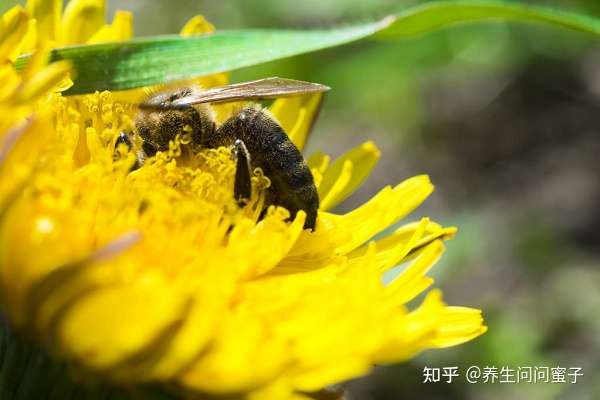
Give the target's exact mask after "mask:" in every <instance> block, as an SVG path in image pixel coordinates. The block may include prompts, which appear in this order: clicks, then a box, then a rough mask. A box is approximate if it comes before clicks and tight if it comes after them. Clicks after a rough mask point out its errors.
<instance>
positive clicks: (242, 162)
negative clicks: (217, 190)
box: [233, 139, 252, 207]
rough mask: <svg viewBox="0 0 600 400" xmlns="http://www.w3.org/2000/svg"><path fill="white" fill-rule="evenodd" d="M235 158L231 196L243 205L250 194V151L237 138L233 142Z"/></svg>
mask: <svg viewBox="0 0 600 400" xmlns="http://www.w3.org/2000/svg"><path fill="white" fill-rule="evenodd" d="M233 147H234V153H235V158H236V166H235V181H234V184H233V196H234V198H235V201H237V203H238V205H239V206H240V207H244V206H245V205H246V204H247V203H248V201H249V200H250V197H251V195H252V180H251V178H252V173H251V171H252V167H251V166H250V153H249V152H248V148H247V147H246V145H245V144H244V142H243V141H241V140H240V139H237V140H236V141H235V142H234V143H233Z"/></svg>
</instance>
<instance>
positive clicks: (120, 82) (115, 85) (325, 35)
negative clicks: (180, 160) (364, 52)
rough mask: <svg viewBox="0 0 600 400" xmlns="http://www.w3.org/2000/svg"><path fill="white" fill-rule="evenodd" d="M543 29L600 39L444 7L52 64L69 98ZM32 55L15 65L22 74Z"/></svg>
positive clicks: (593, 23)
mask: <svg viewBox="0 0 600 400" xmlns="http://www.w3.org/2000/svg"><path fill="white" fill-rule="evenodd" d="M498 19H501V20H510V21H521V22H542V23H547V24H551V25H556V26H559V27H566V28H570V29H575V30H579V31H583V32H587V33H591V34H595V35H598V34H600V19H598V18H594V17H589V16H585V15H579V14H574V13H569V12H565V11H558V10H555V9H551V8H545V7H539V6H529V5H524V4H517V3H506V2H499V1H452V2H451V1H442V2H431V3H426V4H424V5H418V6H415V7H411V8H408V9H406V10H404V11H402V12H400V13H398V14H397V15H395V16H390V17H387V18H385V19H383V20H381V21H378V22H374V23H368V24H360V25H351V26H347V27H342V28H335V29H328V30H312V31H294V30H243V31H221V32H217V33H214V34H211V35H206V36H197V37H191V38H182V37H179V36H160V37H151V38H144V39H137V40H132V41H129V42H121V43H107V44H98V45H88V46H75V47H66V48H61V49H56V50H55V51H54V52H53V53H52V59H53V60H63V59H65V60H70V61H71V62H72V63H73V66H74V69H75V72H76V79H75V85H74V86H73V87H72V88H71V89H70V90H69V91H68V92H67V94H81V93H90V92H94V91H96V90H104V89H110V90H122V89H130V88H135V87H140V86H147V85H153V84H157V83H164V82H169V81H174V80H180V79H187V78H191V77H195V76H202V75H208V74H212V73H217V72H223V71H231V70H234V69H238V68H242V67H247V66H250V65H256V64H260V63H264V62H268V61H273V60H277V59H281V58H285V57H290V56H293V55H297V54H302V53H308V52H312V51H316V50H321V49H325V48H328V47H334V46H339V45H342V44H345V43H349V42H353V41H356V40H360V39H363V38H366V37H369V36H373V35H375V36H376V37H382V38H398V37H406V36H412V35H418V34H423V33H427V32H431V31H434V30H438V29H441V28H444V27H448V26H452V25H456V24H459V23H466V22H482V21H490V20H498ZM26 62H27V56H24V57H21V58H19V59H18V60H17V68H19V69H20V68H23V66H24V65H25V64H26Z"/></svg>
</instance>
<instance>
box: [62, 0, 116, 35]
mask: <svg viewBox="0 0 600 400" xmlns="http://www.w3.org/2000/svg"><path fill="white" fill-rule="evenodd" d="M104 13H105V5H104V0H71V1H69V3H68V4H67V7H66V8H65V15H64V17H63V19H62V23H61V36H60V41H61V44H62V45H72V44H81V43H85V42H87V41H88V40H89V39H90V38H91V37H92V36H93V35H94V34H95V33H96V32H97V31H98V30H99V29H100V28H102V26H103V25H104Z"/></svg>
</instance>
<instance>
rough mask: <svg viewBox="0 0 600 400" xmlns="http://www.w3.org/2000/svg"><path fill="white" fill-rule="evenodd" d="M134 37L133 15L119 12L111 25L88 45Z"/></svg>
mask: <svg viewBox="0 0 600 400" xmlns="http://www.w3.org/2000/svg"><path fill="white" fill-rule="evenodd" d="M132 37H133V14H132V13H130V12H129V11H122V10H117V11H116V12H115V16H114V18H113V22H112V24H110V25H104V26H103V27H102V28H100V30H99V31H98V32H96V33H94V35H93V36H92V37H91V38H90V39H89V40H88V41H87V43H88V44H94V43H103V42H118V41H122V40H128V39H131V38H132Z"/></svg>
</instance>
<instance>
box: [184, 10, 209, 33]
mask: <svg viewBox="0 0 600 400" xmlns="http://www.w3.org/2000/svg"><path fill="white" fill-rule="evenodd" d="M214 31H215V26H214V25H213V24H211V23H210V22H208V21H207V20H206V19H205V18H204V16H202V15H196V16H194V17H192V18H190V20H189V21H188V22H187V23H186V24H185V25H184V26H183V28H182V29H181V32H180V35H181V36H193V35H198V34H202V33H211V32H214Z"/></svg>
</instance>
